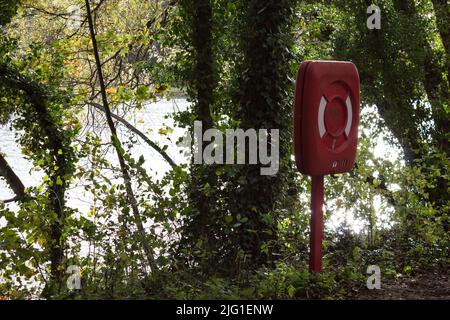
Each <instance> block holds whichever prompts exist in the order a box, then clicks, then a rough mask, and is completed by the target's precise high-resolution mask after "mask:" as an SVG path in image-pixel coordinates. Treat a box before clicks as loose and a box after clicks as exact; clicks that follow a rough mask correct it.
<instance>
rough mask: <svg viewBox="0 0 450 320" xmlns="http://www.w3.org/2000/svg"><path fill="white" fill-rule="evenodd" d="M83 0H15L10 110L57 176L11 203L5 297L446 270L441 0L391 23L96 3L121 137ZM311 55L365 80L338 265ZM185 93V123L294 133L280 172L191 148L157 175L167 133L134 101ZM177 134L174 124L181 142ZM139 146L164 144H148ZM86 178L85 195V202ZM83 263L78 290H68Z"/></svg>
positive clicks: (239, 6)
mask: <svg viewBox="0 0 450 320" xmlns="http://www.w3.org/2000/svg"><path fill="white" fill-rule="evenodd" d="M84 3H85V2H84V1H81V0H58V1H47V0H46V1H35V0H22V1H0V25H1V26H2V28H1V30H0V89H1V90H0V123H1V124H2V125H4V126H9V127H10V128H11V129H13V130H14V131H15V132H16V142H17V143H18V145H20V147H21V152H22V154H23V157H24V158H26V159H28V160H29V161H30V163H32V164H33V169H32V170H33V171H34V172H37V173H38V174H39V177H40V178H39V179H40V181H39V183H38V184H37V185H33V186H31V185H26V186H25V188H24V190H23V195H19V194H18V195H16V197H15V198H14V199H12V201H6V202H14V204H11V203H6V202H5V203H3V202H0V297H3V296H4V297H7V298H11V299H18V298H36V297H38V298H41V297H43V298H49V299H86V298H87V299H104V298H106V299H119V298H124V299H125V298H126V299H128V298H136V299H137V298H152V299H157V298H162V299H167V298H175V299H309V298H321V299H328V298H352V297H355V296H358V294H359V293H361V292H362V291H364V290H365V289H364V288H365V281H366V279H367V275H366V269H367V266H368V265H373V264H375V265H378V266H380V268H381V269H382V272H383V274H382V276H383V279H386V281H389V280H393V279H396V278H400V277H409V276H414V274H416V273H418V272H422V271H425V272H427V271H431V270H434V271H436V270H437V271H439V272H448V265H449V263H450V257H449V252H450V251H449V248H450V232H449V227H450V217H449V212H450V210H449V194H450V192H449V188H448V180H449V169H448V168H449V149H450V148H449V143H448V141H449V133H448V128H449V121H448V120H449V110H450V109H449V101H450V97H449V92H450V91H449V82H448V81H449V74H448V72H449V68H448V66H449V65H450V62H449V61H450V59H449V56H450V55H449V51H448V50H449V44H448V30H446V28H445V26H448V22H449V21H448V15H447V16H445V14H444V13H445V10H444V9H445V8H444V9H442V7H440V6H438V5H439V1H431V0H430V1H428V0H420V1H412V0H408V1H397V0H383V1H379V5H380V7H381V10H382V29H381V30H368V29H367V27H366V19H367V15H366V9H367V6H368V5H370V4H371V1H362V0H351V1H345V2H344V1H296V0H276V1H275V0H236V1H226V0H214V1H210V0H195V1H194V0H179V1H162V0H161V1H159V0H158V1H138V0H110V1H90V3H91V4H92V14H93V18H94V19H93V21H94V24H95V25H94V29H95V34H96V38H97V41H98V51H99V54H100V58H101V62H102V63H101V69H102V72H103V74H104V77H105V83H106V88H105V89H106V90H105V93H106V95H107V102H108V104H109V106H110V108H111V112H112V113H113V115H114V116H115V118H114V120H115V121H117V123H116V126H117V127H118V130H119V132H120V140H121V143H118V138H117V137H116V140H114V139H111V137H110V132H109V131H107V130H106V121H105V118H104V111H105V110H104V107H105V106H104V104H102V103H103V102H104V101H102V100H101V98H100V95H99V93H98V92H99V91H98V83H97V78H98V70H97V69H96V68H95V67H93V66H94V65H95V61H94V57H93V52H92V51H93V48H92V41H91V37H90V35H89V32H88V28H87V21H86V8H85V5H84ZM71 5H72V6H75V7H77V8H78V9H79V10H78V11H77V10H75V11H74V12H75V13H74V12H68V8H69V6H71ZM447 9H448V5H447ZM446 32H447V33H446ZM411 33H414V36H413V37H412V36H411ZM306 59H338V60H351V61H353V62H354V63H355V64H356V65H357V67H358V69H359V72H360V78H361V84H362V92H361V97H362V116H361V133H360V139H359V149H358V155H357V164H356V166H355V168H354V170H353V171H352V172H351V173H350V174H343V175H339V176H330V177H327V178H326V203H327V205H326V207H325V215H326V220H327V227H326V230H325V241H324V253H325V255H324V269H325V270H326V271H325V272H323V273H322V274H311V273H309V271H308V269H307V265H306V262H307V259H308V245H309V243H308V241H309V240H308V235H309V229H308V228H309V227H308V226H309V192H310V181H309V179H308V178H305V177H303V176H301V175H300V174H298V173H296V170H295V168H294V163H293V161H292V146H291V145H292V139H291V134H292V128H291V126H292V123H291V118H292V112H291V108H292V93H293V85H294V83H293V79H294V77H295V74H296V72H297V68H298V66H299V63H300V62H301V61H303V60H306ZM174 97H183V98H185V97H186V98H187V100H188V101H189V103H190V106H189V108H188V109H187V110H183V111H179V112H173V113H170V114H169V116H168V117H169V118H171V119H170V120H174V121H175V124H176V126H178V127H180V128H183V130H185V131H187V132H192V126H193V123H194V121H195V120H200V121H202V122H203V124H204V126H203V130H204V131H205V130H206V129H208V128H216V129H219V130H221V131H222V132H225V130H226V129H230V128H231V129H233V128H238V127H239V128H244V129H247V128H255V129H259V128H267V129H279V130H280V146H279V147H280V169H279V172H278V174H277V175H275V176H261V175H260V167H259V165H235V166H227V165H218V164H216V165H206V164H204V165H197V164H194V163H193V162H190V163H187V164H186V163H185V164H175V165H174V163H172V164H171V165H170V169H168V170H167V171H166V172H165V173H164V174H162V175H158V174H156V171H157V170H160V168H155V165H154V163H153V161H152V160H153V159H151V158H150V155H152V154H153V153H155V154H156V156H158V157H162V159H165V160H167V158H170V157H169V155H168V153H167V152H166V151H167V149H168V145H161V146H160V145H158V144H157V143H155V142H153V141H151V140H150V138H149V137H150V135H149V134H148V132H144V131H139V129H138V126H137V125H135V124H137V123H139V122H140V120H139V119H137V118H135V115H136V114H137V113H138V112H142V111H143V110H149V112H152V110H153V109H152V108H153V105H152V103H154V102H158V101H161V100H162V99H165V98H167V99H171V98H174ZM143 122H145V121H144V120H143ZM144 124H145V123H144ZM130 128H132V129H133V130H131V129H130ZM105 130H106V131H105ZM105 132H106V133H105ZM173 132H174V128H172V127H163V128H160V130H159V134H160V135H161V136H162V137H167V139H166V140H167V141H168V142H167V143H170V142H172V143H175V141H171V140H170V139H172V136H171V134H172V133H173ZM142 137H147V139H143V138H142ZM139 144H142V145H145V148H146V150H147V151H148V150H152V152H153V153H151V152H150V153H147V152H146V153H145V154H144V155H140V154H136V148H135V147H136V145H139ZM380 145H383V146H385V149H388V150H390V151H391V152H393V153H395V154H397V156H388V155H387V154H386V153H384V154H380V152H379V150H378V148H379V146H380ZM3 147H4V146H3V145H2V144H0V148H3ZM112 148H116V149H117V152H118V154H119V155H120V156H121V157H123V159H124V162H125V165H124V166H119V163H118V162H117V161H116V160H115V159H116V158H114V159H112V157H110V156H109V155H110V153H111V150H112ZM189 148H190V149H191V151H193V150H192V147H191V146H188V149H189ZM178 150H180V151H184V150H183V148H182V147H181V145H179V147H178ZM0 151H2V152H0V156H1V157H2V158H5V159H7V160H8V154H7V150H0ZM124 167H125V168H126V169H127V170H128V172H129V176H130V179H131V182H132V183H131V188H132V191H133V192H134V194H135V198H136V203H137V206H138V208H139V216H136V215H133V211H132V205H131V203H130V197H129V191H130V190H129V189H127V188H126V186H125V183H124V180H123V177H124V176H123V168H124ZM11 168H14V164H13V165H12V166H11ZM11 168H10V169H11ZM11 170H12V169H11ZM121 170H122V171H121ZM5 178H6V177H5ZM5 181H8V180H7V179H5ZM11 189H12V190H16V189H17V188H16V189H14V188H11ZM75 189H77V190H81V191H80V192H82V193H80V194H82V195H83V197H84V198H85V199H83V200H85V201H86V202H87V203H88V205H87V206H86V207H81V206H80V207H74V206H73V205H71V203H70V201H69V199H70V197H69V194H70V192H71V191H72V190H75ZM1 200H7V199H1ZM343 215H344V216H346V217H347V218H348V220H349V221H348V222H345V221H344V222H343V223H340V224H339V226H338V223H336V221H335V220H334V219H335V218H336V217H337V216H343ZM138 220H141V221H142V222H143V225H144V226H145V234H144V237H139V236H137V235H138V234H139V232H138V231H139V230H137V227H136V223H137V222H138ZM143 244H145V246H148V247H149V248H151V249H152V250H153V251H154V252H155V253H156V264H157V266H158V270H151V271H150V270H148V268H147V264H146V262H145V260H144V255H143V253H142V250H141V248H142V247H143V246H142V245H143ZM70 265H77V266H80V268H81V270H82V289H81V290H74V291H71V290H69V289H68V288H67V287H66V285H65V283H66V282H65V281H66V280H67V279H68V277H69V274H67V273H66V271H67V269H68V266H70Z"/></svg>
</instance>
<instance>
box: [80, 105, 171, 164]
mask: <svg viewBox="0 0 450 320" xmlns="http://www.w3.org/2000/svg"><path fill="white" fill-rule="evenodd" d="M89 104H90V105H92V106H93V107H95V108H96V109H97V110H100V111H101V112H105V109H104V108H103V106H102V105H101V104H98V103H95V102H90V103H89ZM111 117H113V119H115V120H117V121H118V122H120V123H121V124H123V125H124V126H125V127H126V128H127V129H128V130H130V131H131V132H133V133H135V134H136V135H138V136H139V137H140V138H141V139H142V140H144V141H145V142H146V143H147V144H148V145H149V146H150V147H152V148H153V149H154V150H155V151H156V152H158V153H159V154H160V155H161V157H163V158H164V160H166V161H167V162H168V163H169V164H170V166H171V167H172V168H176V167H177V166H178V165H177V164H176V163H175V161H174V160H173V159H172V158H171V157H170V156H169V155H168V154H167V153H166V152H165V151H164V150H163V149H162V148H161V147H160V146H158V145H157V144H156V143H155V142H153V141H151V140H150V139H149V138H148V137H147V136H146V135H145V134H144V133H143V132H142V131H140V130H139V129H137V128H136V127H135V126H133V125H132V124H131V123H129V122H128V121H127V120H125V119H124V118H122V117H119V116H118V115H116V114H114V113H112V112H111Z"/></svg>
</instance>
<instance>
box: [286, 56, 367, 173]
mask: <svg viewBox="0 0 450 320" xmlns="http://www.w3.org/2000/svg"><path fill="white" fill-rule="evenodd" d="M359 89H360V88H359V75H358V70H357V69H356V66H355V65H354V64H353V63H351V62H341V61H305V62H303V63H302V65H301V66H300V70H299V72H298V75H297V82H296V88H295V98H294V144H295V160H296V164H297V168H298V170H299V171H300V172H301V173H303V174H307V175H311V176H322V175H326V174H334V173H343V172H348V171H351V169H352V167H353V165H354V163H355V157H356V147H357V142H358V125H359V104H360V101H359Z"/></svg>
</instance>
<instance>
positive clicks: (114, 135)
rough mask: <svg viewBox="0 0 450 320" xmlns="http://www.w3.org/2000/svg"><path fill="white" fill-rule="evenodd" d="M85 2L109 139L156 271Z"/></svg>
mask: <svg viewBox="0 0 450 320" xmlns="http://www.w3.org/2000/svg"><path fill="white" fill-rule="evenodd" d="M85 2H86V11H87V20H88V24H89V32H90V36H91V41H92V47H93V50H94V56H95V63H96V66H97V76H98V80H99V83H100V92H101V96H102V101H103V109H104V111H105V115H106V120H107V122H108V126H109V129H110V131H111V141H112V143H113V146H114V147H115V149H116V153H117V158H118V160H119V164H120V169H121V171H122V178H123V180H124V183H125V189H126V193H127V202H128V204H129V205H130V206H131V209H132V212H133V216H134V218H135V222H136V227H137V229H138V233H139V236H140V238H141V239H140V240H141V246H142V249H143V250H144V253H145V257H146V259H147V263H148V266H149V267H150V269H151V271H156V270H157V269H158V268H157V265H156V262H155V257H154V252H153V249H152V248H151V247H150V246H149V244H148V243H147V239H146V235H145V229H144V225H143V222H142V219H141V215H140V213H139V207H138V203H137V200H136V196H135V194H134V191H133V187H132V185H131V177H130V174H129V172H128V167H127V165H126V163H125V159H124V157H123V154H122V151H121V146H120V144H121V143H120V140H119V138H118V137H117V131H116V127H115V125H114V121H113V117H112V114H111V110H110V108H109V102H108V98H107V95H106V86H105V80H104V78H103V72H102V63H101V60H100V54H99V51H98V47H97V39H96V36H95V30H94V22H93V19H92V14H91V8H90V4H89V0H85Z"/></svg>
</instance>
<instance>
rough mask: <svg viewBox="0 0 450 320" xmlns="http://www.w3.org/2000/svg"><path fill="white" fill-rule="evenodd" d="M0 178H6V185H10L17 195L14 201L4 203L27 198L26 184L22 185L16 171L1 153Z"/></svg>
mask: <svg viewBox="0 0 450 320" xmlns="http://www.w3.org/2000/svg"><path fill="white" fill-rule="evenodd" d="M0 176H2V177H3V178H5V180H6V183H8V185H9V186H10V187H11V189H12V191H14V193H15V195H16V196H15V197H14V198H13V199H10V200H5V201H3V202H4V203H6V202H12V201H17V200H22V199H23V198H24V197H25V186H24V184H23V183H22V181H21V180H20V178H19V177H18V176H17V175H16V173H15V172H14V170H13V169H12V168H11V166H10V165H9V163H8V162H7V161H6V159H5V158H4V157H3V155H2V154H1V153H0Z"/></svg>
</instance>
